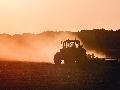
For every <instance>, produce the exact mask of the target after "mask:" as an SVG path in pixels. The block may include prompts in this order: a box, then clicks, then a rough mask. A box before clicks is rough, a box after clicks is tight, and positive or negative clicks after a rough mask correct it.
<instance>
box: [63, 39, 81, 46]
mask: <svg viewBox="0 0 120 90" xmlns="http://www.w3.org/2000/svg"><path fill="white" fill-rule="evenodd" d="M71 47H73V48H78V47H82V45H80V41H79V40H69V39H68V40H66V41H64V42H63V48H71Z"/></svg>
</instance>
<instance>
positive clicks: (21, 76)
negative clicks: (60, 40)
mask: <svg viewBox="0 0 120 90" xmlns="http://www.w3.org/2000/svg"><path fill="white" fill-rule="evenodd" d="M119 69H120V65H119V64H116V65H110V64H100V65H95V64H94V65H86V66H85V65H82V66H78V65H75V66H70V65H69V66H65V65H59V66H56V65H54V64H50V63H32V62H7V61H1V62H0V90H117V89H118V90H120V87H119V86H120V77H119V76H120V71H119Z"/></svg>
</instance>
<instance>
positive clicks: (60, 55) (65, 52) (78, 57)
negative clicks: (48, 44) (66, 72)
mask: <svg viewBox="0 0 120 90" xmlns="http://www.w3.org/2000/svg"><path fill="white" fill-rule="evenodd" d="M61 44H63V48H62V49H60V52H57V53H56V54H55V55H54V63H55V64H56V65H59V64H61V62H62V61H64V64H67V65H68V64H75V63H78V64H79V63H86V61H87V55H86V50H85V49H84V48H83V46H82V45H80V41H79V40H76V39H75V40H69V39H68V40H65V41H64V42H62V41H61Z"/></svg>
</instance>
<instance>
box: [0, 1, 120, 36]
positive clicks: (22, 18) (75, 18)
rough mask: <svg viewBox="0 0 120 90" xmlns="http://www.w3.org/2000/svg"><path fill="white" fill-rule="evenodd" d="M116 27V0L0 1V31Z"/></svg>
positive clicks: (119, 17)
mask: <svg viewBox="0 0 120 90" xmlns="http://www.w3.org/2000/svg"><path fill="white" fill-rule="evenodd" d="M93 28H105V29H113V30H116V29H118V28H120V0H0V33H9V34H14V33H40V32H42V31H46V30H54V31H58V30H61V31H64V30H65V31H68V30H69V31H80V30H81V29H93Z"/></svg>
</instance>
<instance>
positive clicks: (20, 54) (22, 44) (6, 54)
mask: <svg viewBox="0 0 120 90" xmlns="http://www.w3.org/2000/svg"><path fill="white" fill-rule="evenodd" d="M75 37H76V39H78V38H77V36H76V35H75V34H73V33H71V32H61V33H59V34H52V33H49V32H48V33H47V32H43V33H40V34H22V35H17V34H16V35H13V36H11V35H8V34H1V35H0V52H1V53H0V60H1V61H2V60H5V61H27V62H49V63H53V59H54V54H55V53H56V52H59V51H60V49H61V48H62V45H61V41H64V40H66V39H75Z"/></svg>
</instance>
